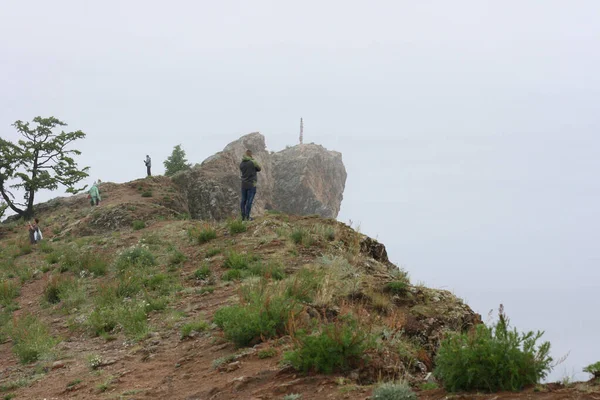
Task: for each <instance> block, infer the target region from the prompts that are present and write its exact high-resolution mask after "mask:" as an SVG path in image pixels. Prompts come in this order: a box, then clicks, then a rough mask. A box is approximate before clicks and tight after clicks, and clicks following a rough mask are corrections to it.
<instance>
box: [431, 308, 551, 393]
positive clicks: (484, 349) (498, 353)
mask: <svg viewBox="0 0 600 400" xmlns="http://www.w3.org/2000/svg"><path fill="white" fill-rule="evenodd" d="M542 335H543V332H535V333H534V332H533V331H530V332H527V333H521V334H520V333H519V332H517V330H516V329H512V330H511V329H509V320H508V318H507V317H506V315H505V314H504V309H503V307H502V306H500V311H499V321H498V323H496V324H495V325H493V326H491V327H488V326H486V325H483V324H482V325H478V326H477V327H476V329H475V330H474V331H473V332H471V333H468V334H458V333H455V334H451V335H450V336H449V337H448V338H446V339H445V340H444V341H442V343H441V345H440V348H439V350H438V354H437V357H436V368H435V370H434V374H435V376H436V378H438V379H439V380H441V381H442V383H443V385H444V387H445V388H446V390H448V391H451V392H456V391H487V392H497V391H504V390H511V391H518V390H521V389H523V387H524V386H526V385H533V384H536V383H538V382H539V381H540V380H541V379H543V378H544V377H546V375H547V374H548V372H550V370H551V369H552V366H551V362H552V358H551V357H550V356H549V352H550V343H549V342H544V343H542V344H541V345H540V346H539V347H537V346H536V342H537V341H538V339H540V338H541V337H542Z"/></svg>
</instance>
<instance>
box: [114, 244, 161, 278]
mask: <svg viewBox="0 0 600 400" xmlns="http://www.w3.org/2000/svg"><path fill="white" fill-rule="evenodd" d="M153 265H156V259H155V258H154V255H152V253H151V252H150V251H148V250H146V249H145V248H144V247H133V248H130V249H129V250H126V251H124V252H123V253H121V254H120V255H119V257H118V258H117V261H116V267H117V270H118V271H119V272H123V271H126V270H128V269H130V268H144V267H151V266H153Z"/></svg>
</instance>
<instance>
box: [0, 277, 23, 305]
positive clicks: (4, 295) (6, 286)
mask: <svg viewBox="0 0 600 400" xmlns="http://www.w3.org/2000/svg"><path fill="white" fill-rule="evenodd" d="M18 296H19V286H17V284H16V283H14V282H13V281H3V282H0V305H3V306H8V305H10V304H11V303H12V302H13V300H14V299H15V298H17V297H18Z"/></svg>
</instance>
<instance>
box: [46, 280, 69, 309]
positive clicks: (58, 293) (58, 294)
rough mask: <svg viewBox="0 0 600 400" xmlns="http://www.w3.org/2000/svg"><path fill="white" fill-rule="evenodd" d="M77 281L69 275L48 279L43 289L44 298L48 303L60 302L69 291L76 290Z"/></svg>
mask: <svg viewBox="0 0 600 400" xmlns="http://www.w3.org/2000/svg"><path fill="white" fill-rule="evenodd" d="M76 288H77V281H76V280H75V279H73V278H71V277H63V276H57V277H52V278H50V280H49V281H48V284H47V285H46V288H45V289H44V299H45V300H46V301H47V302H48V303H50V304H56V303H60V301H61V300H63V299H66V298H67V297H68V296H69V293H70V292H72V291H74V290H76Z"/></svg>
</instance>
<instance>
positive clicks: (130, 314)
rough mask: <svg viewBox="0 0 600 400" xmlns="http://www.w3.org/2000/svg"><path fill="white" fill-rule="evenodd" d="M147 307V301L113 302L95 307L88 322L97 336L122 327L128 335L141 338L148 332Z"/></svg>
mask: <svg viewBox="0 0 600 400" xmlns="http://www.w3.org/2000/svg"><path fill="white" fill-rule="evenodd" d="M146 307H147V304H146V303H145V302H128V303H118V302H113V303H112V304H106V305H103V306H100V307H95V308H94V311H92V313H91V314H90V316H89V318H88V320H87V324H88V326H89V327H90V329H91V331H92V333H93V334H95V335H96V336H100V335H103V334H106V333H111V332H112V331H113V330H115V329H116V328H120V329H121V330H123V332H124V333H125V335H126V336H127V337H130V338H135V339H139V338H141V337H143V336H144V335H146V334H147V333H148V321H147V309H146Z"/></svg>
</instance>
